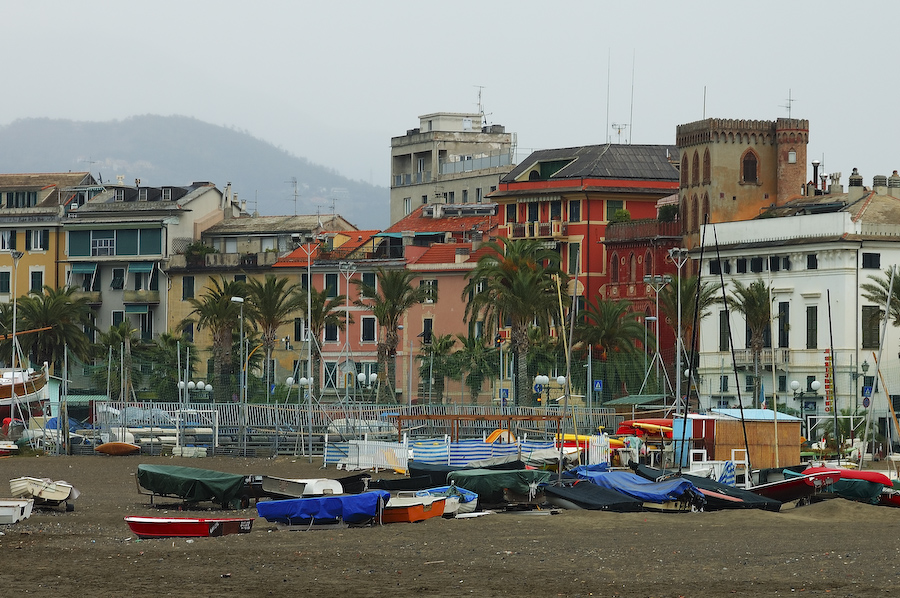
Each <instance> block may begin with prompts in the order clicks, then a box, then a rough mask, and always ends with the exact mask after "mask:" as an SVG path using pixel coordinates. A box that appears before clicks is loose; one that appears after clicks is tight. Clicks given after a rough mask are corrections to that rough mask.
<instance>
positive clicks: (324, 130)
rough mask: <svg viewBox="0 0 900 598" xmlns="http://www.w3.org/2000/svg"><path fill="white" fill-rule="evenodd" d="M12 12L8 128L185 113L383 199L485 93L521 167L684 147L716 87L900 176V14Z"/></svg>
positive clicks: (374, 6) (244, 7)
mask: <svg viewBox="0 0 900 598" xmlns="http://www.w3.org/2000/svg"><path fill="white" fill-rule="evenodd" d="M0 14H2V16H3V21H4V24H5V27H4V28H3V29H4V44H3V46H4V58H3V61H2V64H3V84H2V91H0V124H8V123H9V122H12V121H13V120H15V119H18V118H23V117H51V118H68V119H74V120H86V121H106V120H114V119H123V118H127V117H129V116H133V115H139V114H161V115H170V114H178V115H187V116H193V117H196V118H198V119H200V120H203V121H206V122H210V123H213V124H219V125H225V126H229V127H234V128H237V129H240V130H244V131H247V132H249V133H251V134H253V135H254V136H256V137H258V138H261V139H264V140H266V141H270V142H271V143H273V144H275V145H277V146H279V147H281V148H283V149H285V150H288V151H289V152H291V153H293V154H296V155H298V156H302V157H305V158H308V159H309V160H310V161H312V162H316V163H319V164H323V165H326V166H328V167H331V168H333V169H335V170H336V171H338V172H340V173H341V174H344V175H345V176H349V177H352V178H355V179H361V180H364V181H367V182H371V183H374V184H378V185H383V186H387V185H388V184H389V167H390V166H389V165H390V161H389V149H390V138H391V137H392V136H397V135H402V134H404V133H405V132H406V130H407V129H410V128H413V127H416V126H418V116H419V115H421V114H427V113H429V112H437V111H448V112H468V111H473V112H474V111H476V109H477V94H478V86H483V91H482V93H483V96H482V98H483V104H484V109H485V112H486V113H487V114H488V116H487V119H488V121H489V122H490V123H494V124H502V125H505V126H506V127H507V131H509V132H514V133H516V134H517V135H518V147H519V151H520V153H523V154H527V153H528V152H529V151H531V150H533V149H540V148H550V147H568V146H574V145H584V144H592V143H603V142H605V141H607V140H608V139H611V140H612V141H614V142H615V141H622V142H625V141H626V140H631V141H633V142H634V143H674V138H675V126H676V125H677V124H680V123H685V122H690V121H693V120H698V119H700V118H702V117H703V115H704V88H705V89H706V100H705V103H706V106H705V110H706V112H705V114H706V116H708V117H721V118H745V119H774V118H776V117H779V116H787V114H788V109H787V107H786V106H787V104H788V97H789V94H790V96H791V97H792V98H793V99H794V102H793V103H792V104H793V108H792V115H793V116H794V117H799V118H807V119H809V121H810V144H809V159H810V160H812V159H813V158H819V159H822V157H823V156H824V164H825V170H826V171H827V172H833V171H841V172H842V173H843V179H842V182H843V183H844V184H845V185H846V179H847V176H848V175H849V174H850V170H851V168H853V167H858V168H859V169H860V172H861V174H862V175H863V177H864V179H865V184H866V185H871V179H872V176H873V175H875V174H885V175H889V174H890V173H891V171H892V170H894V169H896V168H900V152H897V151H895V150H894V148H895V146H896V144H897V141H898V140H900V119H898V118H897V105H898V99H897V95H896V94H897V91H898V89H897V88H898V82H897V71H898V64H897V58H898V55H900V52H898V50H897V47H898V41H897V40H898V35H900V19H898V17H900V2H896V0H885V1H866V2H854V3H849V2H837V1H827V0H819V1H816V2H802V1H801V2H787V1H784V0H782V1H780V2H769V1H765V0H758V1H755V2H751V3H737V2H723V1H721V0H719V1H713V2H691V1H689V0H687V1H682V2H656V1H644V2H638V1H623V0H618V1H614V2H601V1H591V2H547V1H546V0H541V1H532V0H514V1H491V0H481V1H478V2H472V1H468V0H456V1H455V2H423V1H402V2H400V1H371V0H367V1H357V0H351V1H333V0H319V1H316V2H303V1H280V0H279V1H265V0H262V1H260V2H248V1H246V0H242V1H240V2H238V1H232V0H215V1H209V2H207V1H191V0H178V1H160V0H154V1H152V2H150V1H145V2H122V1H121V0H116V1H104V0H78V1H74V2H73V1H71V0H44V1H40V0H38V1H35V0H21V1H20V0H2V1H0ZM607 96H608V98H609V99H608V101H607ZM632 98H633V101H632ZM613 123H616V124H618V123H625V124H628V123H630V124H631V127H629V128H625V129H624V130H623V132H622V134H621V135H619V134H618V133H617V132H616V131H615V130H613V129H612V127H611V125H612V124H613ZM0 142H2V140H0ZM47 168H48V170H52V169H53V165H48V166H47ZM290 176H291V173H285V177H286V178H289V177H290ZM810 176H811V169H810Z"/></svg>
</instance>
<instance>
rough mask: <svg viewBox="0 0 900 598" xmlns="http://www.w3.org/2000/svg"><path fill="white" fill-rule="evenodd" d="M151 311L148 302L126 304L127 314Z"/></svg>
mask: <svg viewBox="0 0 900 598" xmlns="http://www.w3.org/2000/svg"><path fill="white" fill-rule="evenodd" d="M148 312H149V308H148V306H147V304H144V305H126V306H125V313H126V314H145V313H148Z"/></svg>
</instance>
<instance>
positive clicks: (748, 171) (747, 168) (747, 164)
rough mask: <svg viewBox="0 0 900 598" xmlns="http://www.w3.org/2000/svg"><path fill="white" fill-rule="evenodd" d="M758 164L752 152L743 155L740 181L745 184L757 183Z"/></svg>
mask: <svg viewBox="0 0 900 598" xmlns="http://www.w3.org/2000/svg"><path fill="white" fill-rule="evenodd" d="M758 166H759V163H758V161H757V159H756V154H754V153H753V152H747V153H746V154H744V158H743V160H742V163H741V174H742V175H743V177H742V180H743V181H744V182H745V183H757V182H759V176H758V173H757V168H758Z"/></svg>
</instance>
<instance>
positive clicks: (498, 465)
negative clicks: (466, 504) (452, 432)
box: [407, 459, 525, 487]
mask: <svg viewBox="0 0 900 598" xmlns="http://www.w3.org/2000/svg"><path fill="white" fill-rule="evenodd" d="M484 461H486V460H482V461H473V462H472V463H473V464H477V463H483V462H484ZM463 469H491V470H498V471H509V470H513V471H515V470H520V469H525V462H524V461H522V460H520V459H513V460H502V461H501V460H496V461H495V460H491V463H483V464H482V466H480V467H475V466H473V465H471V464H470V465H468V466H463V467H459V466H453V465H434V464H431V463H424V462H422V461H412V460H411V461H409V463H408V464H407V470H408V471H409V476H410V477H419V476H426V475H427V476H430V477H431V483H430V484H429V486H444V485H446V484H447V476H448V475H450V474H451V473H452V472H454V471H460V470H463ZM429 486H426V487H429Z"/></svg>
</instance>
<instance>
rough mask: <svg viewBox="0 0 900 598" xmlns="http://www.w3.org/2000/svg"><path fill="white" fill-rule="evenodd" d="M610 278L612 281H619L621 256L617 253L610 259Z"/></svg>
mask: <svg viewBox="0 0 900 598" xmlns="http://www.w3.org/2000/svg"><path fill="white" fill-rule="evenodd" d="M609 278H610V280H611V281H612V282H619V256H618V254H616V253H613V254H612V259H611V260H610V264H609Z"/></svg>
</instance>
